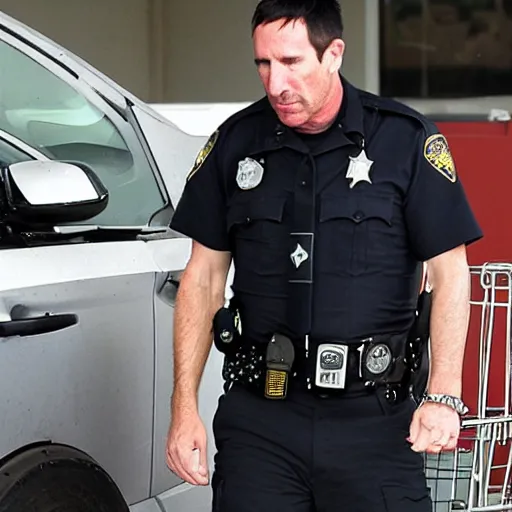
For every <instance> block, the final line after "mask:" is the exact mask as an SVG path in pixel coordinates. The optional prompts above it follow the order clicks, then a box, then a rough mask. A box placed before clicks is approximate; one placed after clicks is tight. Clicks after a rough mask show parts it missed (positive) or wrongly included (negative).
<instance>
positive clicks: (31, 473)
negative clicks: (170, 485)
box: [0, 444, 128, 512]
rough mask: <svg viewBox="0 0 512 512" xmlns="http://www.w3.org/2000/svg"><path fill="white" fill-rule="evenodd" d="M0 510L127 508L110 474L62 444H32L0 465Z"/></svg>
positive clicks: (117, 511)
mask: <svg viewBox="0 0 512 512" xmlns="http://www.w3.org/2000/svg"><path fill="white" fill-rule="evenodd" d="M0 512H128V505H127V504H126V502H125V500H124V499H123V497H122V495H121V492H120V491H119V489H118V487H117V486H116V484H115V483H114V481H113V480H112V478H110V476H109V475H108V474H107V473H106V472H105V471H104V470H103V469H102V468H101V467H100V466H99V465H98V464H97V463H96V461H94V460H93V459H92V458H91V457H89V456H88V455H87V454H85V453H83V452H81V451H79V450H77V449H74V448H71V447H69V446H65V445H53V444H52V445H44V446H36V447H32V448H29V449H27V450H24V451H22V452H18V453H17V454H15V455H14V456H12V457H10V458H9V459H8V460H6V461H4V462H3V464H2V465H1V466H0Z"/></svg>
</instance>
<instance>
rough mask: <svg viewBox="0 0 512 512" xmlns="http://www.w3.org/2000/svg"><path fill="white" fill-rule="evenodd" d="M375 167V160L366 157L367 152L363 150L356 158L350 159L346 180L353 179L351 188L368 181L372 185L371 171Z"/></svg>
mask: <svg viewBox="0 0 512 512" xmlns="http://www.w3.org/2000/svg"><path fill="white" fill-rule="evenodd" d="M372 165H373V160H370V159H369V158H368V157H367V156H366V151H365V150H364V149H362V150H361V153H359V155H357V156H356V157H353V156H351V157H350V163H349V165H348V169H347V174H346V176H345V177H346V178H348V179H351V180H352V182H351V183H350V185H349V186H350V188H354V187H355V186H356V185H357V184H358V183H359V182H360V181H367V182H368V183H371V182H372V180H371V179H370V169H371V167H372Z"/></svg>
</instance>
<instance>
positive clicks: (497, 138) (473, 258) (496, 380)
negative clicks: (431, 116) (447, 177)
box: [433, 122, 512, 483]
mask: <svg viewBox="0 0 512 512" xmlns="http://www.w3.org/2000/svg"><path fill="white" fill-rule="evenodd" d="M437 125H438V126H439V129H440V130H441V132H443V133H444V135H445V136H446V138H447V139H448V143H449V145H450V148H451V150H452V154H453V157H454V159H455V165H456V168H457V171H458V174H459V177H460V179H461V181H462V183H463V184H464V187H465V190H466V193H467V195H468V198H469V201H470V203H471V205H472V207H473V209H474V212H475V215H476V217H477V220H478V221H479V223H480V225H481V227H482V229H483V232H484V238H483V239H482V240H480V241H479V242H476V243H475V244H473V245H471V246H470V247H469V248H468V257H469V263H470V265H482V264H483V263H485V262H488V261H501V262H512V236H510V235H509V232H510V227H511V225H512V223H511V222H510V219H511V218H512V206H511V205H510V197H511V195H512V130H511V125H510V123H501V122H500V123H490V122H442V123H441V122H438V123H437ZM433 200H435V198H433ZM472 288H473V292H472V298H473V299H481V298H482V295H481V293H479V291H480V285H479V282H478V279H476V278H473V280H472ZM498 298H499V299H501V300H508V297H507V295H506V294H504V293H501V295H500V296H498ZM480 312H481V308H479V307H473V308H472V314H471V320H470V329H469V336H468V343H467V349H466V357H465V363H464V389H463V395H464V400H465V401H466V403H467V404H468V405H469V406H470V409H471V414H474V413H476V405H477V393H478V361H479V346H478V344H479V336H480V325H481V317H480ZM505 321H506V318H505V310H504V308H501V309H500V310H499V312H498V313H497V315H496V319H495V329H494V333H493V343H492V356H491V377H490V379H489V394H488V397H489V405H490V406H501V405H503V396H504V392H503V390H504V385H505V381H504V367H505V351H504V347H505V344H504V342H505ZM463 435H464V434H463ZM462 444H464V443H462ZM499 451H500V452H501V453H498V454H497V458H498V459H501V460H500V462H505V461H506V458H505V453H504V450H503V451H502V450H499ZM507 451H508V450H507ZM496 462H497V461H496ZM502 478H503V477H502V476H501V479H500V478H496V477H494V478H492V480H493V481H494V483H498V480H501V481H500V482H499V483H501V482H502V481H503V480H502Z"/></svg>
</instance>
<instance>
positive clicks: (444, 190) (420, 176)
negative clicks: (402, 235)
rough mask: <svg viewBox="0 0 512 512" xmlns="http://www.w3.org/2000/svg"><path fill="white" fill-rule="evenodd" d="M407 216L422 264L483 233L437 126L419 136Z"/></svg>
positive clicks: (412, 239) (408, 197) (414, 247)
mask: <svg viewBox="0 0 512 512" xmlns="http://www.w3.org/2000/svg"><path fill="white" fill-rule="evenodd" d="M412 162H413V166H412V167H413V168H412V169H411V172H412V174H411V181H410V185H409V189H408V192H407V197H406V200H405V205H406V206H405V217H406V224H407V229H408V234H409V239H410V241H411V243H412V249H413V251H414V253H415V254H416V256H417V257H418V258H419V259H420V261H426V260H428V259H430V258H433V257H434V256H437V255H439V254H442V253H444V252H446V251H449V250H451V249H454V248H455V247H458V246H459V245H463V244H465V245H469V244H471V243H473V242H475V241H476V240H478V239H480V238H481V237H482V236H483V234H482V231H481V229H480V226H479V225H478V222H477V220H476V218H475V215H474V213H473V211H472V209H471V207H470V204H469V202H468V199H467V196H466V193H465V191H464V187H463V185H462V182H461V180H460V177H459V176H458V173H457V169H456V166H455V162H454V159H453V157H452V155H451V151H450V148H449V146H448V141H447V140H446V138H445V137H444V136H443V135H442V134H441V133H439V132H438V131H437V129H436V128H435V127H434V128H433V130H432V131H431V132H427V133H426V134H425V132H423V134H422V135H419V137H418V139H417V145H416V154H415V157H414V158H413V159H412Z"/></svg>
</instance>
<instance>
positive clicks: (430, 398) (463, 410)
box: [420, 393, 469, 416]
mask: <svg viewBox="0 0 512 512" xmlns="http://www.w3.org/2000/svg"><path fill="white" fill-rule="evenodd" d="M425 402H434V403H436V404H443V405H447V406H448V407H451V408H452V409H453V410H454V411H456V412H457V413H458V414H460V415H461V416H464V415H465V414H467V413H468V412H469V408H468V407H467V406H466V404H465V403H464V402H463V401H462V400H461V399H460V398H458V397H456V396H452V395H442V394H428V393H425V394H424V395H423V397H422V400H421V403H420V405H422V404H424V403H425Z"/></svg>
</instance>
